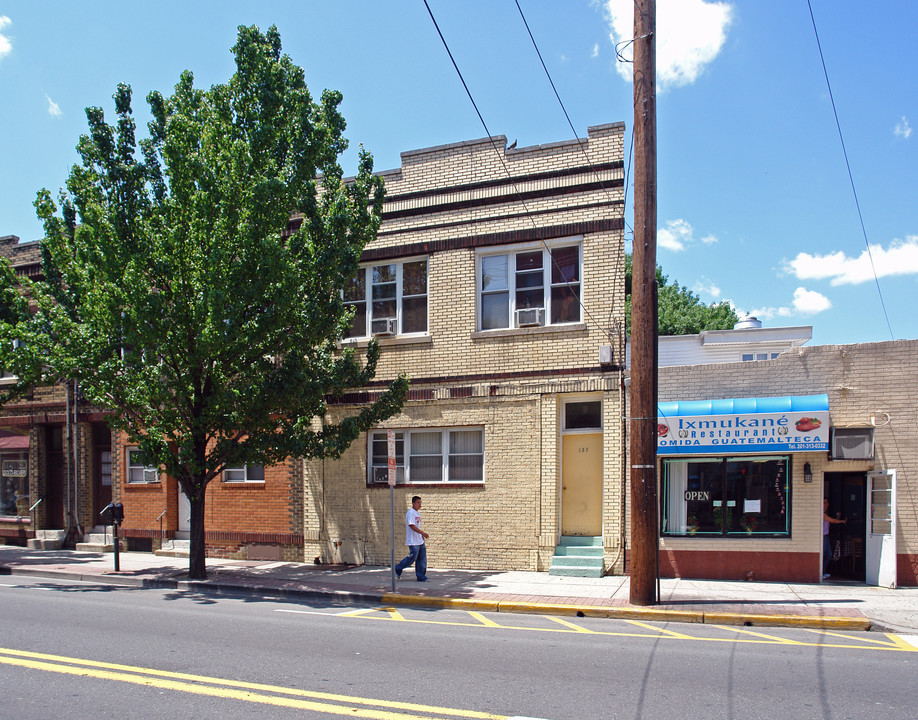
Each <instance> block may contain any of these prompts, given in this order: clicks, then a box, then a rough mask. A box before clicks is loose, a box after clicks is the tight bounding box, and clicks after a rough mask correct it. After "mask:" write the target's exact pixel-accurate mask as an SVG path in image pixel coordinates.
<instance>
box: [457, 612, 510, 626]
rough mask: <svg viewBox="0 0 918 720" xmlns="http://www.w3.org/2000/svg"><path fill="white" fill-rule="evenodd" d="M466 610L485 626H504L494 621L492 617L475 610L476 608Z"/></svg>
mask: <svg viewBox="0 0 918 720" xmlns="http://www.w3.org/2000/svg"><path fill="white" fill-rule="evenodd" d="M466 612H468V614H469V615H471V616H472V617H473V618H475V619H476V620H477V621H478V622H480V623H481V624H482V625H484V626H485V627H496V628H499V627H502V626H501V625H498V624H497V623H496V622H494V621H493V620H491V619H490V618H486V617H485V616H484V615H482V614H481V613H480V612H475V611H474V610H467V611H466Z"/></svg>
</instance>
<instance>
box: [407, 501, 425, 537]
mask: <svg viewBox="0 0 918 720" xmlns="http://www.w3.org/2000/svg"><path fill="white" fill-rule="evenodd" d="M412 525H414V526H415V527H416V528H419V527H421V513H419V512H418V511H417V510H415V509H414V508H413V507H411V508H408V512H407V513H405V545H423V544H424V538H423V537H422V536H421V533H416V532H415V531H414V530H412V529H411V526H412Z"/></svg>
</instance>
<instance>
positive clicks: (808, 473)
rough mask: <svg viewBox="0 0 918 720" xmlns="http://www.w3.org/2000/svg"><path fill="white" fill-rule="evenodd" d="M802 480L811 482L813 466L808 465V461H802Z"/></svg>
mask: <svg viewBox="0 0 918 720" xmlns="http://www.w3.org/2000/svg"><path fill="white" fill-rule="evenodd" d="M803 482H805V483H811V482H813V468H811V467H810V464H809V463H803Z"/></svg>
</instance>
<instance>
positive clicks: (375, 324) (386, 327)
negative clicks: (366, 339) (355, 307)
mask: <svg viewBox="0 0 918 720" xmlns="http://www.w3.org/2000/svg"><path fill="white" fill-rule="evenodd" d="M397 332H398V320H397V319H396V318H380V319H379V320H371V321H370V333H371V334H373V335H395V334H396V333H397Z"/></svg>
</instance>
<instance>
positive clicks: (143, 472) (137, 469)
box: [124, 447, 160, 485]
mask: <svg viewBox="0 0 918 720" xmlns="http://www.w3.org/2000/svg"><path fill="white" fill-rule="evenodd" d="M134 453H138V454H139V453H140V448H136V447H133V448H127V450H126V457H125V464H124V466H125V468H126V472H125V478H126V482H127V484H128V485H151V484H153V483H158V482H160V477H159V468H158V467H154V466H153V465H139V464H138V465H135V464H132V462H131V460H132V456H133V454H134ZM138 462H139V460H138ZM138 474H139V475H140V479H139V480H134V479H132V478H133V477H135V476H136V475H138Z"/></svg>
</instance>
